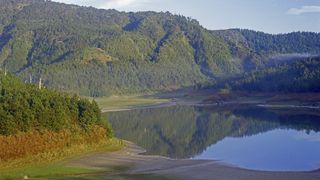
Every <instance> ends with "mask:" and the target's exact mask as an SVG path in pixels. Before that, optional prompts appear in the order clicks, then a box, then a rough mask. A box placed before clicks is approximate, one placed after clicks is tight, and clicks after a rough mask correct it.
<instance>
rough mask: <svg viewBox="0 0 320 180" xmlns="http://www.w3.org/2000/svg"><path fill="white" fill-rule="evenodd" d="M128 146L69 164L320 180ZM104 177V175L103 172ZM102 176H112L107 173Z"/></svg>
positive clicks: (223, 179) (319, 175)
mask: <svg viewBox="0 0 320 180" xmlns="http://www.w3.org/2000/svg"><path fill="white" fill-rule="evenodd" d="M125 143H126V147H124V148H123V149H122V150H120V151H116V152H101V153H95V154H91V155H87V156H85V157H82V158H79V159H76V160H71V161H69V162H67V165H68V166H75V167H78V166H79V167H87V168H97V169H101V170H103V168H108V167H126V168H124V169H126V170H124V171H122V172H119V174H127V175H148V174H149V175H156V176H163V177H173V178H178V179H219V180H233V179H234V180H251V179H252V180H255V179H259V180H267V179H280V180H300V179H308V180H313V179H314V180H315V179H320V171H319V170H313V171H305V172H304V171H300V172H295V171H288V172H285V171H280V172H277V171H258V170H249V169H243V168H239V167H236V166H232V165H229V164H225V163H223V162H220V161H214V160H193V159H170V158H167V157H163V156H150V155H141V153H143V152H145V150H144V149H143V148H141V147H139V146H137V145H136V144H134V143H132V142H128V141H125ZM99 174H100V175H99V176H101V173H99ZM102 176H108V174H107V173H106V174H103V173H102Z"/></svg>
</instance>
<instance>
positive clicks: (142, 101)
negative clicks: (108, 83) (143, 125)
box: [94, 96, 168, 110]
mask: <svg viewBox="0 0 320 180" xmlns="http://www.w3.org/2000/svg"><path fill="white" fill-rule="evenodd" d="M94 100H95V101H96V102H97V103H98V105H99V107H100V108H101V109H102V110H110V109H124V108H131V107H136V106H147V105H152V104H158V103H166V102H168V100H167V99H159V98H144V97H138V96H111V97H99V98H94Z"/></svg>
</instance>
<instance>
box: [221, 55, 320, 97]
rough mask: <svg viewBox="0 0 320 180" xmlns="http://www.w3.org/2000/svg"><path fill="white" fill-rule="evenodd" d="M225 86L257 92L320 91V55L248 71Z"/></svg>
mask: <svg viewBox="0 0 320 180" xmlns="http://www.w3.org/2000/svg"><path fill="white" fill-rule="evenodd" d="M225 86H226V87H227V88H231V89H233V90H245V91H256V92H320V57H312V58H302V59H300V60H297V61H295V62H292V63H284V64H281V65H278V66H275V67H269V68H266V69H263V70H259V71H253V72H251V73H246V74H244V75H243V76H241V77H239V78H236V80H231V81H229V82H227V83H226V85H225Z"/></svg>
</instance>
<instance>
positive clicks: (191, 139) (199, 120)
mask: <svg viewBox="0 0 320 180" xmlns="http://www.w3.org/2000/svg"><path fill="white" fill-rule="evenodd" d="M109 119H110V122H111V124H112V126H113V128H114V130H115V134H116V136H118V137H120V138H123V139H126V140H129V141H132V142H135V143H137V144H138V145H140V146H142V147H144V148H145V149H147V151H148V154H154V155H163V156H168V157H171V158H190V157H193V156H195V155H197V154H199V153H201V152H203V151H204V150H205V149H206V148H207V147H208V146H210V145H212V144H215V143H217V142H218V141H220V140H222V139H224V138H225V137H228V136H229V137H243V136H251V135H255V134H258V133H263V132H266V131H269V130H273V129H277V128H289V129H297V130H306V131H310V130H314V131H320V116H319V115H318V114H317V112H313V113H306V112H301V113H300V114H299V113H298V112H297V111H294V113H293V112H290V111H279V110H277V111H275V110H266V109H264V108H257V107H254V108H248V107H246V108H243V107H242V108H240V109H239V108H224V109H221V108H219V109H217V108H213V109H208V108H206V109H204V108H194V107H182V106H176V107H165V108H157V109H140V110H132V111H126V112H116V113H110V114H109Z"/></svg>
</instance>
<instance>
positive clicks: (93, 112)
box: [0, 71, 112, 161]
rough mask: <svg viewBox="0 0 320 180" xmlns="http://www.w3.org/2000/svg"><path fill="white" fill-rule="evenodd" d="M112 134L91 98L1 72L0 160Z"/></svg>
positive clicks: (102, 137)
mask: <svg viewBox="0 0 320 180" xmlns="http://www.w3.org/2000/svg"><path fill="white" fill-rule="evenodd" d="M111 136H112V131H111V129H110V126H108V124H107V122H106V121H105V120H104V121H102V119H101V114H100V109H99V107H98V105H97V104H96V103H95V102H94V101H93V102H90V101H88V100H86V99H82V98H79V97H78V96H72V97H71V95H69V94H65V93H59V92H55V91H51V90H47V89H45V88H40V89H39V87H37V86H35V85H33V84H25V83H23V82H21V80H20V79H18V78H17V77H15V76H13V75H11V74H7V73H6V72H3V71H0V161H1V160H10V159H15V158H18V157H24V156H26V155H30V154H37V153H42V152H45V151H52V150H55V149H59V148H65V147H70V146H71V145H74V144H82V143H95V142H99V141H102V140H106V139H108V138H110V137H111Z"/></svg>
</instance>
